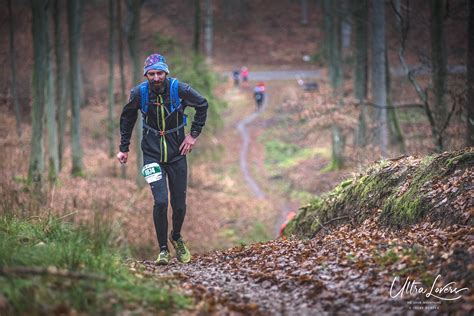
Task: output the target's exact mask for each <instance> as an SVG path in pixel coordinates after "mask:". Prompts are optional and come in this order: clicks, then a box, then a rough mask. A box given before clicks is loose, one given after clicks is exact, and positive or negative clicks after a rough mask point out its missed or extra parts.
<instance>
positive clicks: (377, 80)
mask: <svg viewBox="0 0 474 316" xmlns="http://www.w3.org/2000/svg"><path fill="white" fill-rule="evenodd" d="M372 5H373V17H372V97H373V99H374V103H375V104H376V105H377V107H378V109H379V110H378V113H379V115H378V118H377V121H378V127H377V130H376V137H377V140H378V142H379V146H380V150H381V154H382V157H387V145H388V132H387V86H386V78H387V76H386V74H385V49H386V46H385V1H383V0H372Z"/></svg>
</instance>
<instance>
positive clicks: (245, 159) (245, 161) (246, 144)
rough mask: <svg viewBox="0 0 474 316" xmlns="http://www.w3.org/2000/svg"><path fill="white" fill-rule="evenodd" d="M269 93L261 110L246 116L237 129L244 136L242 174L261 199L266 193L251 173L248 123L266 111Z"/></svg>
mask: <svg viewBox="0 0 474 316" xmlns="http://www.w3.org/2000/svg"><path fill="white" fill-rule="evenodd" d="M269 97H270V96H269V94H268V93H267V94H266V96H265V100H264V103H263V106H262V108H261V110H260V111H255V112H253V113H252V114H250V115H249V116H247V117H245V118H244V119H243V120H242V121H240V122H239V123H238V124H237V129H238V130H239V133H240V136H241V137H242V147H241V149H240V158H239V162H240V170H241V172H242V175H243V176H244V179H245V181H246V182H247V184H248V186H249V187H250V189H251V190H252V191H253V192H254V193H255V196H256V197H257V198H259V199H263V198H264V197H265V194H264V193H263V191H262V189H260V187H259V186H258V184H257V183H256V182H255V180H254V179H253V177H252V176H251V175H250V172H249V168H248V152H249V145H250V136H249V132H248V125H249V124H250V123H252V122H253V121H254V120H255V119H256V118H257V117H258V116H259V115H260V113H261V112H262V111H265V108H266V107H267V104H268V99H269Z"/></svg>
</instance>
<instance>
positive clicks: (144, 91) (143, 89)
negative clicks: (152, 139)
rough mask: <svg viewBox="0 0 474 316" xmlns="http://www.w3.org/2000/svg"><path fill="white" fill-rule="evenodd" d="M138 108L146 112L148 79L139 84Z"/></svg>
mask: <svg viewBox="0 0 474 316" xmlns="http://www.w3.org/2000/svg"><path fill="white" fill-rule="evenodd" d="M139 87H140V110H141V111H142V113H143V114H146V113H147V112H148V98H149V97H148V81H144V82H142V83H141V84H140V86H139Z"/></svg>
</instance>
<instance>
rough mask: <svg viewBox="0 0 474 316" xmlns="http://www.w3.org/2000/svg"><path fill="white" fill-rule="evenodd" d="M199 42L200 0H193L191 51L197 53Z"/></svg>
mask: <svg viewBox="0 0 474 316" xmlns="http://www.w3.org/2000/svg"><path fill="white" fill-rule="evenodd" d="M200 43H201V0H194V36H193V51H194V54H196V55H197V54H199V44H200Z"/></svg>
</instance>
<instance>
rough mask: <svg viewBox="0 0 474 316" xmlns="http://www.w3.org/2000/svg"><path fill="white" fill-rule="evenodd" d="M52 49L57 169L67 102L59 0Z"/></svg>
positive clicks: (53, 7) (60, 161)
mask: <svg viewBox="0 0 474 316" xmlns="http://www.w3.org/2000/svg"><path fill="white" fill-rule="evenodd" d="M52 9H53V20H54V51H55V56H56V106H57V121H58V157H59V170H61V169H62V165H63V154H64V134H65V133H66V120H67V110H68V105H69V102H68V100H67V89H68V87H67V84H66V83H67V76H66V69H65V65H64V42H63V34H62V27H61V5H60V0H54V3H53V6H52Z"/></svg>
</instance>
